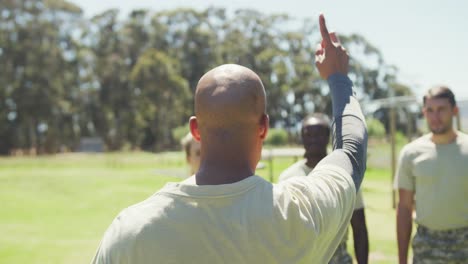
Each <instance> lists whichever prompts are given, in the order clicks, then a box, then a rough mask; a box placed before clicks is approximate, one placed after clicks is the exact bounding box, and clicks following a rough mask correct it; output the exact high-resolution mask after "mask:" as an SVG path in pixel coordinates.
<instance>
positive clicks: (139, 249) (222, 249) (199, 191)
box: [92, 165, 356, 264]
mask: <svg viewBox="0 0 468 264" xmlns="http://www.w3.org/2000/svg"><path fill="white" fill-rule="evenodd" d="M355 197H356V189H355V187H354V182H353V180H352V178H351V175H349V174H348V173H347V172H346V171H345V170H343V169H342V168H340V167H338V166H333V165H323V166H319V167H318V168H317V169H315V170H314V171H313V172H312V173H311V177H296V178H294V179H290V180H288V181H285V182H283V183H280V184H271V183H270V182H267V181H266V180H264V179H263V178H261V177H259V176H251V177H247V178H246V179H244V180H242V181H239V182H235V183H232V184H222V185H196V183H195V180H194V176H192V177H190V178H189V179H187V180H185V181H183V182H181V183H167V184H166V185H165V186H164V188H162V189H161V190H160V191H158V192H157V193H156V194H155V195H153V196H151V197H150V198H148V199H147V200H145V201H143V202H141V203H139V204H136V205H133V206H131V207H129V208H127V209H125V210H124V211H122V212H121V213H120V214H119V215H118V216H117V218H116V219H115V220H114V221H113V223H112V224H111V226H110V227H109V228H108V229H107V231H106V233H105V235H104V238H103V239H102V241H101V244H100V246H99V249H98V251H97V253H96V256H95V257H94V259H93V261H92V263H95V264H98V263H99V264H106V263H326V262H327V261H328V260H329V259H330V258H331V256H332V254H333V252H334V251H335V249H336V247H337V246H338V244H339V243H340V239H341V237H342V236H343V234H344V232H345V230H346V226H347V225H348V223H349V221H350V219H351V214H352V212H353V209H352V208H353V205H354V203H355Z"/></svg>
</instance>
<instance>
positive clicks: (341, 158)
mask: <svg viewBox="0 0 468 264" xmlns="http://www.w3.org/2000/svg"><path fill="white" fill-rule="evenodd" d="M319 23H320V33H321V35H322V42H321V44H320V45H319V48H318V49H317V51H316V52H315V61H316V66H317V68H318V70H319V72H320V76H321V77H322V78H323V79H325V80H327V81H328V84H329V86H330V94H331V99H332V105H333V123H332V141H333V152H332V153H330V155H328V156H327V157H325V158H324V159H323V160H322V161H321V162H320V163H319V164H318V166H320V165H322V164H332V165H334V166H339V167H341V168H343V169H344V170H346V172H348V173H349V174H350V175H351V177H352V178H353V181H354V184H355V186H356V190H358V189H359V187H360V185H361V182H362V179H363V176H364V172H365V170H366V152H367V129H366V123H365V119H364V115H363V114H362V111H361V107H360V106H359V102H358V101H357V99H356V98H355V96H354V93H353V84H352V82H351V80H350V79H349V78H348V77H347V74H348V61H349V56H348V54H347V52H346V50H345V49H344V48H343V47H342V46H341V44H340V42H339V40H338V38H337V36H336V35H335V33H333V32H332V33H329V32H328V29H327V26H326V24H325V18H324V16H323V15H320V20H319Z"/></svg>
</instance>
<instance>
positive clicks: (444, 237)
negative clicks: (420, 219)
mask: <svg viewBox="0 0 468 264" xmlns="http://www.w3.org/2000/svg"><path fill="white" fill-rule="evenodd" d="M412 246H413V264H439V263H440V264H468V227H465V228H458V229H451V230H443V231H439V230H430V229H428V228H426V227H424V226H421V225H419V226H418V229H417V232H416V235H415V236H414V238H413V242H412Z"/></svg>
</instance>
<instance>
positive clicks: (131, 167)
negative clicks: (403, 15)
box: [0, 152, 396, 264]
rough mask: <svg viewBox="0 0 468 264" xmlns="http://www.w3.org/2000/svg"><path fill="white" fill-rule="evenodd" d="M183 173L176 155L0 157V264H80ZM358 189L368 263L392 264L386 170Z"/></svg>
mask: <svg viewBox="0 0 468 264" xmlns="http://www.w3.org/2000/svg"><path fill="white" fill-rule="evenodd" d="M293 161H294V160H293V159H292V158H279V159H275V160H274V163H273V164H274V167H273V173H274V179H275V180H276V179H277V177H278V174H279V173H280V172H281V171H282V170H283V169H284V168H286V167H287V166H289V165H290V164H291V163H292V162H293ZM265 164H266V167H265V168H263V169H260V170H258V171H257V174H259V175H260V176H262V177H265V178H266V179H268V178H269V172H270V168H269V163H265ZM187 171H188V170H187V168H186V167H185V163H184V157H183V153H182V152H171V153H162V154H153V153H144V152H137V153H133V152H132V153H115V154H114V153H111V154H61V155H54V156H47V157H38V158H28V157H13V158H11V157H9V158H7V157H5V158H0V234H1V235H0V263H67V264H68V263H88V262H90V260H91V259H92V257H93V255H94V253H95V250H96V248H97V247H98V245H99V241H100V239H101V237H102V235H103V233H104V231H105V229H106V228H107V226H108V225H109V224H110V223H111V221H112V219H113V218H114V217H115V216H116V215H117V214H118V212H119V211H120V210H121V209H123V208H125V207H127V206H129V205H132V204H134V203H136V202H139V201H141V200H143V199H145V198H146V197H148V196H150V195H152V194H153V193H154V192H156V191H157V190H158V189H160V188H161V187H162V186H163V185H164V184H165V183H166V182H168V181H180V180H181V178H180V176H181V175H184V174H185V173H186V172H187ZM363 188H364V199H365V203H366V206H367V207H366V216H367V224H368V228H369V236H370V250H371V263H396V242H395V241H396V240H395V231H394V230H395V227H394V226H395V213H394V210H393V209H392V207H391V186H390V171H389V170H388V169H386V168H372V167H369V168H368V171H367V175H366V179H365V181H364V184H363ZM349 241H350V243H352V239H350V240H349ZM349 247H352V244H350V245H349Z"/></svg>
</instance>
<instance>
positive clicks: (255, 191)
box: [93, 15, 367, 263]
mask: <svg viewBox="0 0 468 264" xmlns="http://www.w3.org/2000/svg"><path fill="white" fill-rule="evenodd" d="M320 28H321V34H322V38H323V41H322V43H321V47H320V48H319V49H318V50H317V51H316V54H315V55H316V65H317V68H318V70H319V72H320V75H321V76H322V78H324V79H326V80H327V81H328V83H329V86H330V90H331V97H332V102H333V116H334V122H333V124H332V130H333V131H334V135H336V136H335V137H334V150H333V151H332V152H331V153H330V155H328V156H327V157H326V158H324V159H323V160H322V161H320V163H319V164H318V165H317V166H316V168H315V169H314V170H313V171H312V172H311V173H310V174H309V176H308V177H297V178H296V179H291V180H288V181H286V182H284V183H281V184H272V183H270V182H268V181H266V180H264V179H263V178H261V177H259V176H256V175H255V167H256V165H257V163H258V161H259V160H260V156H261V150H262V143H263V141H264V139H265V137H266V136H267V133H268V122H269V120H268V115H267V113H266V96H265V89H264V87H263V84H262V82H261V80H260V78H259V77H258V75H257V74H255V73H254V72H253V71H251V70H249V69H248V68H245V67H243V66H240V65H234V64H227V65H221V66H219V67H216V68H214V69H212V70H210V71H209V72H207V73H206V74H205V75H203V76H202V77H201V79H200V81H199V82H198V85H197V88H196V92H195V116H194V117H191V118H190V130H191V133H192V135H193V137H194V138H195V139H196V140H198V141H200V143H201V163H200V168H199V170H198V171H197V173H196V174H195V175H194V176H192V177H190V178H188V179H186V180H184V181H182V182H179V183H167V184H166V185H165V186H164V187H163V188H162V189H161V190H159V191H158V192H156V193H155V194H154V195H153V196H151V197H149V198H148V199H147V200H145V201H143V202H141V203H138V204H136V205H133V206H131V207H129V208H127V209H125V210H123V211H122V212H121V213H120V214H119V215H118V216H117V218H116V219H115V220H114V221H113V223H112V224H111V225H110V227H109V228H108V229H107V231H106V233H105V234H104V237H103V239H102V241H101V244H100V246H99V249H98V251H97V253H96V256H95V258H94V260H93V263H326V262H328V260H329V259H330V258H331V256H332V254H333V252H334V250H335V249H336V247H337V246H338V244H339V243H340V240H341V238H342V237H343V234H344V232H345V230H346V227H347V225H348V223H349V220H350V218H351V214H352V212H353V208H354V203H355V199H356V192H357V190H358V189H359V186H360V183H361V181H362V178H363V175H364V171H365V156H366V145H367V132H366V126H365V121H364V117H363V116H362V112H361V109H360V107H359V103H358V102H357V100H356V98H355V97H354V96H353V90H352V82H351V81H350V79H349V78H348V77H347V72H348V54H347V53H346V50H345V49H344V48H343V47H341V45H340V44H339V42H338V41H337V39H336V36H335V35H334V34H333V33H332V34H329V33H328V30H327V28H326V25H325V19H324V17H323V15H321V16H320Z"/></svg>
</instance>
